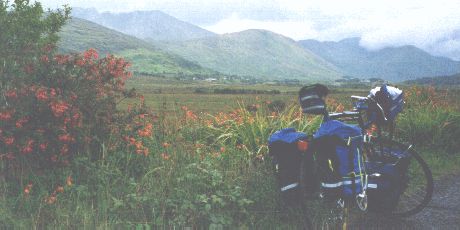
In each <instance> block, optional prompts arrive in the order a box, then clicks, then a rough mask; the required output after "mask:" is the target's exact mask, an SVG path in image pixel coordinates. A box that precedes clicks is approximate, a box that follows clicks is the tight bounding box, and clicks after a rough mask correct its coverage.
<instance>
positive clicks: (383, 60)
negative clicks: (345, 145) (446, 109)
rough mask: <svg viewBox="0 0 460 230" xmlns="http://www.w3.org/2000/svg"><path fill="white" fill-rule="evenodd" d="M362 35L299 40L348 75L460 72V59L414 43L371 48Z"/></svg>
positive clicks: (397, 78)
mask: <svg viewBox="0 0 460 230" xmlns="http://www.w3.org/2000/svg"><path fill="white" fill-rule="evenodd" d="M359 42H360V38H350V39H344V40H342V41H340V42H319V41H316V40H304V41H299V44H300V45H301V46H303V47H304V48H305V49H306V50H309V51H311V52H313V53H315V54H317V55H318V56H321V57H322V58H324V59H325V60H327V61H328V62H330V63H332V64H334V65H335V66H337V67H338V68H340V69H341V70H342V71H343V72H344V73H345V74H346V75H349V76H353V77H359V78H371V77H374V78H382V79H385V80H389V81H398V82H399V81H404V80H409V79H416V78H421V77H433V76H443V75H452V74H455V73H458V72H460V62H456V61H453V60H451V59H448V58H444V57H435V56H432V55H430V54H429V53H427V52H425V51H423V50H421V49H419V48H417V47H415V46H401V47H388V48H384V49H381V50H377V51H369V50H367V49H365V48H364V47H361V46H360V45H359Z"/></svg>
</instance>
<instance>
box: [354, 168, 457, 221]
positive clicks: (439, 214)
mask: <svg viewBox="0 0 460 230" xmlns="http://www.w3.org/2000/svg"><path fill="white" fill-rule="evenodd" d="M374 215H375V216H372V215H367V216H366V217H363V218H359V219H358V220H356V221H354V223H352V224H351V225H350V226H349V227H350V229H385V230H387V229H417V230H418V229H446V230H447V229H448V230H451V229H459V230H460V175H455V176H453V175H452V176H447V177H444V178H443V179H441V180H438V181H436V182H435V187H434V194H433V199H432V200H431V202H430V203H429V204H428V206H427V207H426V208H425V209H423V210H422V211H421V212H420V213H418V214H416V215H415V216H412V217H409V218H406V219H393V218H391V219H390V218H384V217H381V216H377V215H376V214H374Z"/></svg>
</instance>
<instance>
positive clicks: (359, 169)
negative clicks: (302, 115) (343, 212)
mask: <svg viewBox="0 0 460 230" xmlns="http://www.w3.org/2000/svg"><path fill="white" fill-rule="evenodd" d="M313 137H314V139H315V141H314V143H315V146H314V149H315V152H316V155H315V156H316V160H317V162H318V174H319V175H320V177H321V188H322V192H323V195H325V196H326V197H331V198H354V197H355V196H356V195H357V194H359V193H361V192H362V191H363V188H364V180H365V170H364V165H363V158H362V155H361V149H362V143H363V136H362V133H361V129H360V128H359V127H357V126H354V125H349V124H346V123H343V122H340V121H336V120H330V121H326V122H324V123H322V124H321V126H320V127H319V129H318V130H317V132H316V133H315V134H314V135H313Z"/></svg>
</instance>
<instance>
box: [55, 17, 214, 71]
mask: <svg viewBox="0 0 460 230" xmlns="http://www.w3.org/2000/svg"><path fill="white" fill-rule="evenodd" d="M59 36H60V41H59V43H58V46H59V51H60V52H63V53H70V52H82V51H84V50H87V49H89V48H95V49H96V50H97V51H98V52H99V53H100V54H102V55H105V54H107V53H111V54H116V55H121V56H123V57H125V58H126V59H127V60H129V61H132V62H133V66H132V68H131V70H132V71H135V72H142V73H147V74H164V73H167V74H179V73H183V74H203V75H211V74H215V73H216V72H215V71H213V70H210V69H206V68H203V67H201V66H199V65H198V64H196V63H194V62H191V61H188V60H185V59H184V58H181V57H179V56H177V55H174V54H170V53H167V52H165V51H162V50H160V49H158V48H156V47H155V46H154V45H152V44H150V43H148V42H146V41H144V40H141V39H138V38H135V37H132V36H129V35H126V34H123V33H120V32H118V31H115V30H112V29H109V28H106V27H104V26H101V25H98V24H96V23H93V22H90V21H87V20H84V19H80V18H76V17H73V18H72V19H71V20H70V21H69V22H68V23H67V24H66V25H65V26H64V27H63V28H62V30H61V32H60V33H59Z"/></svg>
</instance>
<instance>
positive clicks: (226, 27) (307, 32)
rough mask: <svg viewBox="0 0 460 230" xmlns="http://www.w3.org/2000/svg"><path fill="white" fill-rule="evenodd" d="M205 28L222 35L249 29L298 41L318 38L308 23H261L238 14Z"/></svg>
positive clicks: (284, 21)
mask: <svg viewBox="0 0 460 230" xmlns="http://www.w3.org/2000/svg"><path fill="white" fill-rule="evenodd" d="M204 28H205V29H207V30H210V31H213V32H216V33H220V34H223V33H228V32H236V31H243V30H248V29H264V30H270V31H273V32H275V33H279V34H282V35H284V36H287V37H291V38H293V39H297V40H298V39H302V38H305V37H316V36H317V31H315V30H314V29H313V28H312V24H311V23H310V22H308V21H293V20H282V21H273V20H266V21H260V20H252V19H242V18H240V16H239V15H238V14H233V15H232V16H231V17H230V18H227V19H224V20H221V21H219V22H218V23H216V24H214V25H211V26H204Z"/></svg>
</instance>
